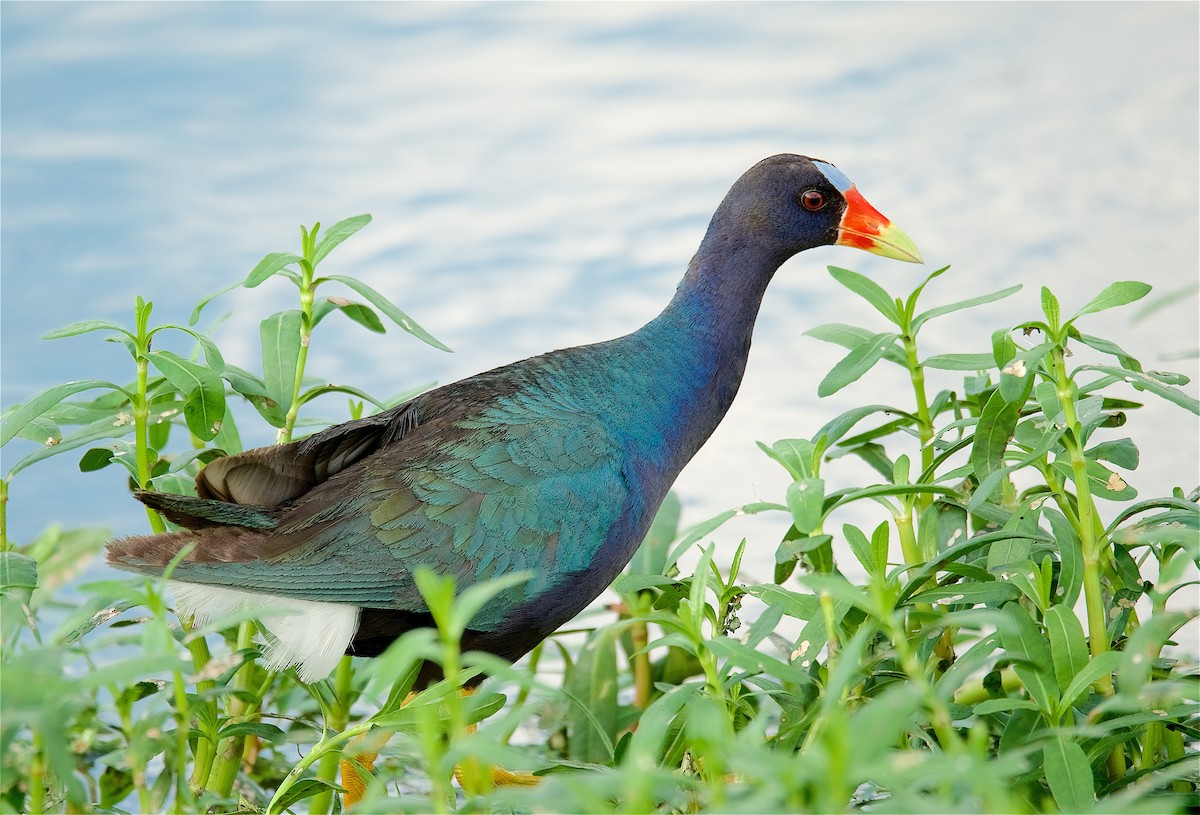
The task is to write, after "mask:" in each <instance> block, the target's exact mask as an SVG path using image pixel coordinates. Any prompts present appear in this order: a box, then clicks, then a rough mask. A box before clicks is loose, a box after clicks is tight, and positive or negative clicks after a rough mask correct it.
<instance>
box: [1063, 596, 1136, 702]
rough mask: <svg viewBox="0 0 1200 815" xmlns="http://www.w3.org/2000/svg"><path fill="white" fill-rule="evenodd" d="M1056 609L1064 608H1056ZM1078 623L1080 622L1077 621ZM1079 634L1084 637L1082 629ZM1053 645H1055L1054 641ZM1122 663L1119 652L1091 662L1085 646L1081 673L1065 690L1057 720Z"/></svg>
mask: <svg viewBox="0 0 1200 815" xmlns="http://www.w3.org/2000/svg"><path fill="white" fill-rule="evenodd" d="M1055 608H1063V607H1062V606H1055ZM1063 610H1064V611H1066V612H1067V613H1068V614H1070V613H1071V610H1070V609H1063ZM1076 623H1078V621H1076ZM1079 634H1080V636H1081V637H1082V635H1083V629H1082V627H1081V628H1080V630H1079ZM1081 642H1082V640H1081ZM1051 643H1052V644H1053V640H1052V641H1051ZM1075 659H1078V655H1076V657H1075ZM1120 663H1121V653H1120V652H1119V651H1105V652H1103V653H1101V654H1097V655H1096V656H1094V657H1092V659H1091V660H1090V661H1089V660H1088V658H1087V649H1086V646H1085V647H1084V653H1083V664H1082V666H1081V667H1080V668H1079V671H1078V672H1077V673H1076V674H1075V676H1073V677H1072V678H1071V682H1070V684H1068V685H1067V686H1066V687H1065V688H1063V694H1062V699H1060V700H1059V703H1058V711H1057V714H1056V715H1057V718H1058V719H1059V720H1060V721H1061V720H1062V719H1063V717H1065V716H1066V715H1067V713H1068V712H1069V711H1070V710H1071V707H1072V706H1073V705H1074V704H1075V702H1077V701H1078V700H1079V698H1080V697H1081V696H1083V695H1084V694H1086V693H1087V691H1088V688H1090V687H1091V686H1092V684H1093V683H1094V682H1096V681H1097V680H1098V679H1100V678H1101V677H1105V676H1110V675H1111V674H1112V672H1113V671H1115V670H1116V669H1117V667H1118V666H1119V665H1120ZM1055 668H1056V669H1057V668H1058V663H1057V662H1056V663H1055Z"/></svg>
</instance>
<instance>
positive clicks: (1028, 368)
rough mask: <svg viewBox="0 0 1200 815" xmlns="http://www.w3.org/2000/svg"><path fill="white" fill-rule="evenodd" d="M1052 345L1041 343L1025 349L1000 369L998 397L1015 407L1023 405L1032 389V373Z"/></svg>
mask: <svg viewBox="0 0 1200 815" xmlns="http://www.w3.org/2000/svg"><path fill="white" fill-rule="evenodd" d="M1052 347H1053V346H1052V344H1051V343H1048V342H1043V343H1041V344H1040V345H1035V346H1033V347H1032V348H1026V349H1025V350H1024V351H1021V352H1020V353H1018V354H1017V355H1016V356H1014V357H1013V358H1012V359H1010V360H1009V361H1008V363H1007V364H1005V365H1003V366H1002V367H1001V368H1000V389H999V390H1000V395H1001V396H1003V397H1004V399H1005V401H1007V402H1011V403H1013V404H1015V405H1016V406H1017V407H1020V406H1021V405H1024V404H1025V400H1026V399H1028V398H1029V394H1030V392H1031V390H1032V389H1033V384H1034V372H1035V371H1036V370H1037V367H1038V365H1040V364H1041V363H1042V360H1043V359H1045V358H1046V355H1047V354H1049V353H1050V349H1051V348H1052Z"/></svg>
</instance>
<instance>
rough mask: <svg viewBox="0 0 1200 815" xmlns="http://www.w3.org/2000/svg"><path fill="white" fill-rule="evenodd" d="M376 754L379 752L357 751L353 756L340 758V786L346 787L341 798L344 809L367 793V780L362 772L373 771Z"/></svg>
mask: <svg viewBox="0 0 1200 815" xmlns="http://www.w3.org/2000/svg"><path fill="white" fill-rule="evenodd" d="M378 755H379V753H358V754H356V755H355V756H354V757H353V758H343V759H342V760H341V762H340V764H341V771H342V786H343V787H345V788H346V794H345V796H343V799H342V801H343V804H344V805H345V806H344V809H349V808H350V807H352V806H354V805H355V804H357V803H358V802H359V801H361V800H362V799H363V796H364V795H366V794H367V780H366V776H364V774H363V773H364V772H365V773H372V772H374V771H375V758H376V757H377V756H378ZM360 767H361V768H362V769H361V770H360V769H359V768H360Z"/></svg>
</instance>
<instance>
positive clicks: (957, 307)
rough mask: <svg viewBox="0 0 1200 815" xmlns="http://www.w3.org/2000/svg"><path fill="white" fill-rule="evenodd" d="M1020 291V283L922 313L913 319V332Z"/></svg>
mask: <svg viewBox="0 0 1200 815" xmlns="http://www.w3.org/2000/svg"><path fill="white" fill-rule="evenodd" d="M1020 290H1021V284H1020V283H1018V284H1017V285H1015V286H1009V287H1008V288H1007V289H1001V290H1000V291H994V292H992V293H991V294H982V295H980V296H978V297H971V298H969V299H967V300H959V301H958V302H957V303H949V304H947V305H944V306H937V307H936V308H931V309H929V311H925V312H922V313H921V314H918V315H917V316H916V317H915V318H913V323H912V330H913V331H920V330H921V326H923V325H924V324H925V323H926V322H928V321H929V320H932V319H933V318H935V317H941V316H942V315H943V314H950V313H952V312H955V311H961V310H963V309H967V308H973V307H975V306H982V305H984V304H985V303H994V302H995V301H997V300H1003V299H1004V298H1005V297H1008V296H1010V295H1012V294H1016V293H1017V292H1019V291H1020ZM985 367H988V368H990V367H992V366H991V365H988V366H985Z"/></svg>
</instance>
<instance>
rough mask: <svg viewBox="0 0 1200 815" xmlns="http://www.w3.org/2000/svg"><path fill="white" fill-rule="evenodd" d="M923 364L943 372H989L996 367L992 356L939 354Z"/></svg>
mask: <svg viewBox="0 0 1200 815" xmlns="http://www.w3.org/2000/svg"><path fill="white" fill-rule="evenodd" d="M921 364H922V365H924V366H925V367H926V368H937V369H938V370H941V371H987V370H990V369H992V368H995V367H996V361H995V360H994V359H993V358H992V355H991V354H938V355H937V356H932V357H929V358H928V359H926V360H925V361H924V362H922V363H921Z"/></svg>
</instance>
